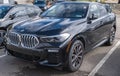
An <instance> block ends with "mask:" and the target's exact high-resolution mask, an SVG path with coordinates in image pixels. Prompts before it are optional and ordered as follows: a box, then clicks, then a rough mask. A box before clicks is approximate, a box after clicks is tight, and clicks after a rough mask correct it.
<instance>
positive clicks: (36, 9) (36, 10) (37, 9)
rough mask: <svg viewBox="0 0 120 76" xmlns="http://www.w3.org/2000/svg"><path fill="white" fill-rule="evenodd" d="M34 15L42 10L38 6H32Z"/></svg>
mask: <svg viewBox="0 0 120 76" xmlns="http://www.w3.org/2000/svg"><path fill="white" fill-rule="evenodd" d="M34 10H35V15H38V14H40V13H41V12H42V10H41V9H40V8H39V7H34Z"/></svg>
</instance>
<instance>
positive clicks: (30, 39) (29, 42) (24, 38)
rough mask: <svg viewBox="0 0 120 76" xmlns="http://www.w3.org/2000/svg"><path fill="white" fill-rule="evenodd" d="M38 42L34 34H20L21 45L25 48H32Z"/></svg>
mask: <svg viewBox="0 0 120 76" xmlns="http://www.w3.org/2000/svg"><path fill="white" fill-rule="evenodd" d="M38 44H39V40H38V38H37V37H36V36H34V35H29V34H22V35H21V45H22V47H25V48H34V47H36V46H37V45H38Z"/></svg>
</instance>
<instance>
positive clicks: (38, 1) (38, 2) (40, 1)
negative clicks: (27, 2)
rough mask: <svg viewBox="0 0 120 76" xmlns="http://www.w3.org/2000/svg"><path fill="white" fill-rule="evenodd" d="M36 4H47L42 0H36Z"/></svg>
mask: <svg viewBox="0 0 120 76" xmlns="http://www.w3.org/2000/svg"><path fill="white" fill-rule="evenodd" d="M34 4H45V1H42V0H35V2H34Z"/></svg>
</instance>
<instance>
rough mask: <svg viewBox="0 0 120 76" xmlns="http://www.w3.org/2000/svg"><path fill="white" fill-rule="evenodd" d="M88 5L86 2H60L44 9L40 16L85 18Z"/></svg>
mask: <svg viewBox="0 0 120 76" xmlns="http://www.w3.org/2000/svg"><path fill="white" fill-rule="evenodd" d="M88 7H89V5H88V4H87V3H64V4H63V3H60V4H56V5H54V6H52V7H51V8H50V9H48V10H47V11H45V12H44V13H43V14H42V15H41V16H42V17H62V18H85V17H86V15H87V11H88Z"/></svg>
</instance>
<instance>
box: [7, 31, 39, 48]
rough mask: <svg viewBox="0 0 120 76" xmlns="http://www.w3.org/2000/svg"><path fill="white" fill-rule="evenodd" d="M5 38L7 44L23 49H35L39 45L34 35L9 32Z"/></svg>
mask: <svg viewBox="0 0 120 76" xmlns="http://www.w3.org/2000/svg"><path fill="white" fill-rule="evenodd" d="M7 36H8V42H9V43H10V44H13V45H15V46H21V47H24V48H35V47H36V46H37V45H38V44H39V39H38V38H37V37H36V36H34V35H29V34H18V33H14V32H10V33H8V35H7Z"/></svg>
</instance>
